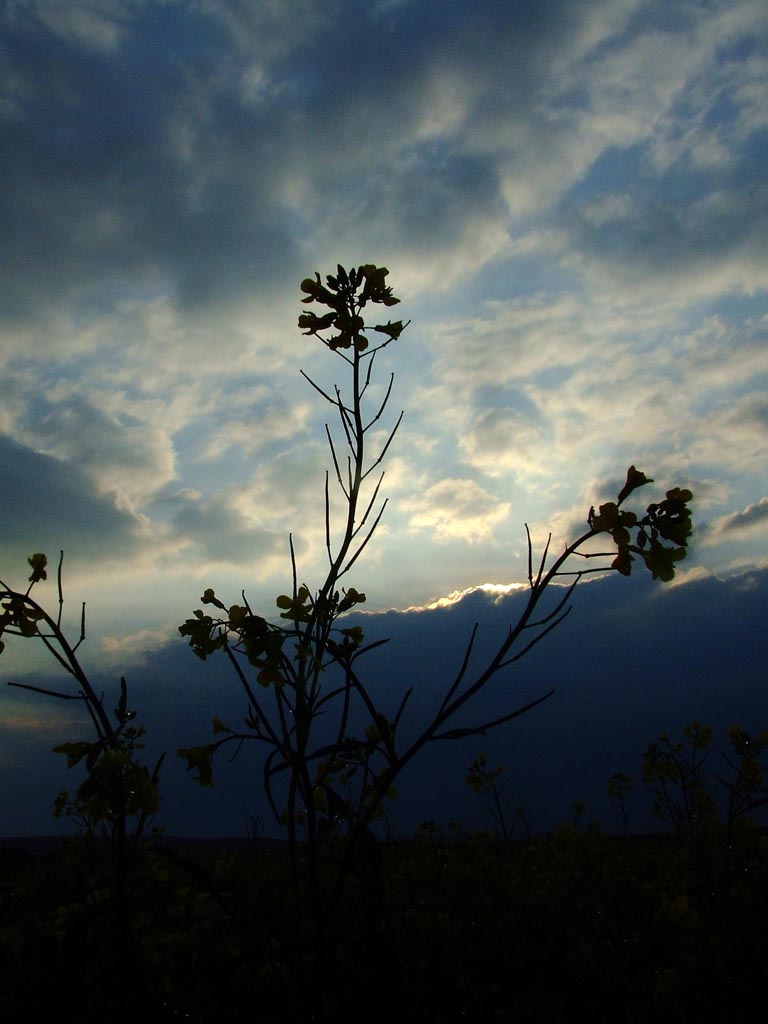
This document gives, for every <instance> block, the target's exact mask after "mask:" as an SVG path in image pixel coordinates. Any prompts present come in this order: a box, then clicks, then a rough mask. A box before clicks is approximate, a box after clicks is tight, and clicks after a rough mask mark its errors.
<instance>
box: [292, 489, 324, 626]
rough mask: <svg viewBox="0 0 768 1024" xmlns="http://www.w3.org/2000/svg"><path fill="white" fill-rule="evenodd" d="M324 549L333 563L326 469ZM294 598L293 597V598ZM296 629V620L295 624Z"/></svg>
mask: <svg viewBox="0 0 768 1024" xmlns="http://www.w3.org/2000/svg"><path fill="white" fill-rule="evenodd" d="M325 550H326V551H327V552H328V564H329V565H331V566H332V565H333V553H332V552H331V499H330V496H329V494H328V471H327V470H326V473H325ZM294 599H295V598H294ZM296 628H297V629H298V622H297V624H296Z"/></svg>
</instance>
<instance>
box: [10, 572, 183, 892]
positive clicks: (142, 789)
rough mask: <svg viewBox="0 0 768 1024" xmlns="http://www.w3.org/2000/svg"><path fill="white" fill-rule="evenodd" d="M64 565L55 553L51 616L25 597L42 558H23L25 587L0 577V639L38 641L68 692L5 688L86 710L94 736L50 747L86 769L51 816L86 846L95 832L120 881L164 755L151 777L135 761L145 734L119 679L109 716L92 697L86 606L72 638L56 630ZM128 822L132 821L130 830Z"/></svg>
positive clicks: (152, 806) (153, 804) (152, 803)
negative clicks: (68, 683) (84, 648)
mask: <svg viewBox="0 0 768 1024" xmlns="http://www.w3.org/2000/svg"><path fill="white" fill-rule="evenodd" d="M63 560H64V554H63V552H62V553H61V555H60V557H59V565H58V571H57V574H56V578H57V586H58V614H57V616H56V618H55V619H54V618H53V617H52V616H51V615H50V614H49V613H48V612H47V611H45V609H44V608H43V607H42V606H41V605H40V604H38V602H37V600H36V599H35V598H34V597H33V596H32V590H33V588H34V587H35V586H36V585H37V584H39V583H41V582H43V581H45V580H46V579H47V577H48V571H47V565H48V559H47V557H46V556H45V555H44V554H42V553H39V552H38V553H37V554H34V555H32V556H31V557H30V558H28V559H27V561H28V562H29V564H30V566H31V568H32V572H31V574H30V576H29V579H28V583H29V586H28V587H27V589H26V590H24V591H22V590H15V589H14V588H13V587H11V586H9V585H8V584H7V583H5V582H4V581H2V580H0V638H1V637H2V635H3V634H5V635H7V636H21V637H26V638H27V639H32V640H37V641H39V642H40V643H42V644H43V645H44V646H45V647H46V648H47V650H48V651H49V652H50V654H51V655H52V657H53V658H54V659H55V660H56V661H57V662H58V664H59V665H60V667H61V668H62V669H63V670H64V671H65V672H66V673H67V674H68V675H69V676H71V677H72V679H73V680H74V683H75V686H74V692H67V691H62V690H52V689H48V688H45V687H41V686H33V685H30V684H28V683H15V682H11V683H9V684H8V685H9V686H15V687H18V688H19V689H23V690H31V691H32V692H34V693H40V694H43V695H45V696H48V697H55V698H57V699H59V700H66V701H78V702H80V703H81V704H82V705H83V706H84V707H85V709H86V710H87V712H88V715H89V717H90V719H91V723H92V725H93V732H94V736H95V738H94V739H90V740H77V741H75V742H68V743H62V744H60V745H59V746H56V747H54V748H53V750H54V752H55V753H57V754H63V755H64V756H65V757H66V759H67V767H68V768H74V767H75V766H76V765H78V764H80V762H81V761H84V763H85V768H86V776H85V779H84V780H83V781H82V782H81V783H80V785H79V786H78V787H77V790H76V792H75V794H74V796H73V797H71V798H70V796H69V793H68V792H67V791H66V790H62V791H61V792H60V793H59V795H58V796H57V798H56V801H55V804H54V814H55V816H56V817H59V816H61V815H62V814H63V815H64V816H65V817H68V818H70V819H71V820H72V821H73V822H74V823H76V824H77V825H78V826H79V827H80V828H81V830H82V832H83V835H84V836H85V837H86V838H88V839H90V840H91V841H93V840H94V839H95V838H96V836H97V835H100V836H101V837H102V838H103V839H104V840H105V841H106V843H107V848H108V849H109V851H110V856H111V858H112V861H113V863H114V864H115V865H116V866H118V867H119V869H120V870H119V871H118V877H121V875H122V870H123V868H124V865H125V856H126V852H127V845H128V843H131V844H136V843H137V842H138V841H139V839H140V838H141V836H142V835H143V834H144V833H145V832H146V830H147V828H148V827H149V825H150V823H151V820H152V818H153V816H154V815H155V814H156V812H157V810H158V806H159V796H158V778H159V773H160V767H161V765H162V762H163V758H164V757H165V755H164V754H163V755H161V756H160V758H159V759H158V760H157V762H156V764H155V766H154V768H153V769H152V771H151V772H150V771H149V769H148V768H147V767H146V766H145V765H143V764H142V763H141V759H140V754H139V751H141V750H142V749H143V748H144V744H143V743H142V742H141V737H142V736H143V735H144V732H145V730H144V727H143V726H136V725H135V724H133V723H134V720H135V718H136V712H135V711H133V710H131V709H130V708H129V706H128V687H127V685H126V682H125V678H121V680H120V695H119V697H118V699H117V706H116V707H115V708H114V711H113V713H112V715H110V714H109V712H108V710H107V708H106V706H105V700H104V694H103V693H102V694H101V695H99V694H98V693H97V692H96V690H95V688H94V687H93V685H92V684H91V682H90V680H89V679H88V676H87V675H86V673H85V671H84V670H83V668H82V666H81V664H80V661H79V658H78V655H77V652H78V649H79V647H80V645H81V644H82V643H83V641H84V640H85V604H83V606H82V612H81V618H80V622H81V626H80V636H79V638H78V640H77V641H76V642H75V643H70V641H69V640H68V639H67V637H66V636H65V634H64V631H63V629H62V626H61V617H62V612H63V607H64V595H63V588H62V566H63ZM3 649H4V643H3V641H2V639H0V653H2V651H3ZM129 819H133V825H132V828H131V829H130V830H129V829H128V820H129Z"/></svg>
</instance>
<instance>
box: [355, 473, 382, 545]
mask: <svg viewBox="0 0 768 1024" xmlns="http://www.w3.org/2000/svg"><path fill="white" fill-rule="evenodd" d="M383 479H384V473H383V471H382V474H381V476H380V477H379V481H378V483H377V484H376V487H375V489H374V492H373V494H372V495H371V500H370V501H369V502H368V505H367V506H366V509H365V512H364V513H363V517H362V519H361V520H360V522H359V523H358V524H357V526H356V527H355V529H354V530H353V531H352V538H354V537H356V536H357V534H358V533H359V532H360V531H361V530H362V528H363V527H364V526H365V521H366V519H367V518H368V516H369V515H370V512H371V509H372V508H373V506H374V505H375V504H376V498H377V497H378V494H379V488H380V487H381V482H382V480H383Z"/></svg>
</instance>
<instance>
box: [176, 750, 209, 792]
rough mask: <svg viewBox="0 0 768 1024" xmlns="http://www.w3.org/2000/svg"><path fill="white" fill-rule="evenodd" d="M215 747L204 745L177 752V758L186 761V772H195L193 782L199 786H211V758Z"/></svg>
mask: <svg viewBox="0 0 768 1024" xmlns="http://www.w3.org/2000/svg"><path fill="white" fill-rule="evenodd" d="M215 749H216V748H215V747H214V746H212V745H211V744H205V745H204V746H200V747H181V748H179V750H178V751H177V753H178V756H179V757H181V758H183V759H184V760H186V762H187V771H197V775H196V776H195V781H196V782H199V783H200V785H201V786H212V785H213V766H212V763H211V762H212V758H213V754H214V751H215Z"/></svg>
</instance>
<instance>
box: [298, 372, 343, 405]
mask: <svg viewBox="0 0 768 1024" xmlns="http://www.w3.org/2000/svg"><path fill="white" fill-rule="evenodd" d="M299 373H300V374H301V375H302V377H303V378H304V380H306V381H308V382H309V383H310V384H311V385H312V387H313V388H314V389H315V391H317V392H318V393H319V394H321V395H322V396H323V398H324V399H325V400H326V401H327V402H330V403H331V405H336V400H335V399H333V398H331V396H330V395H329V394H327V393H326V392H325V391H323V389H322V388H321V387H320V386H319V384H315V382H314V381H313V380H312V378H311V377H309V376H308V375H307V374H306V373H304V371H303V370H299Z"/></svg>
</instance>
